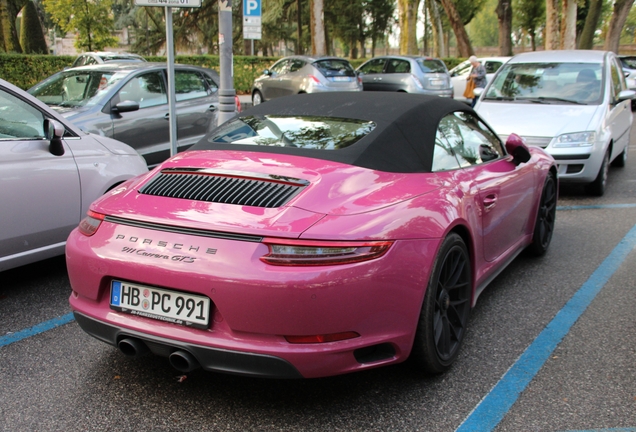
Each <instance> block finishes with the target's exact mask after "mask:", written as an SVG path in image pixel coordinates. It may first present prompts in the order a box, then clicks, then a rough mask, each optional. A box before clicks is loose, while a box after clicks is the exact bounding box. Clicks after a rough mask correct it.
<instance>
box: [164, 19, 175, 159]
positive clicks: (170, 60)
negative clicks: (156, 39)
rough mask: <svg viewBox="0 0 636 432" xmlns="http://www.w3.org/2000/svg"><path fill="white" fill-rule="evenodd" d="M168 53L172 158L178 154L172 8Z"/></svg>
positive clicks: (168, 32)
mask: <svg viewBox="0 0 636 432" xmlns="http://www.w3.org/2000/svg"><path fill="white" fill-rule="evenodd" d="M166 51H167V53H166V54H167V57H168V98H169V99H168V120H169V121H170V156H174V155H176V154H177V151H178V148H177V110H176V108H175V107H176V105H177V97H176V94H175V91H174V40H173V35H172V8H171V7H167V8H166Z"/></svg>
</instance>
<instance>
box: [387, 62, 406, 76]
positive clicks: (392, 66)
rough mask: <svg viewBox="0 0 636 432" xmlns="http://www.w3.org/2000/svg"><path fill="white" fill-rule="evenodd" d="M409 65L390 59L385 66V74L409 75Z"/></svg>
mask: <svg viewBox="0 0 636 432" xmlns="http://www.w3.org/2000/svg"><path fill="white" fill-rule="evenodd" d="M409 72H411V64H410V63H409V62H408V61H405V60H399V59H390V60H389V62H388V63H387V65H386V73H409Z"/></svg>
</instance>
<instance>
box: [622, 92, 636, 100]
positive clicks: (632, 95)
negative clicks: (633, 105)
mask: <svg viewBox="0 0 636 432" xmlns="http://www.w3.org/2000/svg"><path fill="white" fill-rule="evenodd" d="M628 99H636V92H635V91H634V90H623V91H622V92H620V93H619V94H618V100H619V101H624V100H628Z"/></svg>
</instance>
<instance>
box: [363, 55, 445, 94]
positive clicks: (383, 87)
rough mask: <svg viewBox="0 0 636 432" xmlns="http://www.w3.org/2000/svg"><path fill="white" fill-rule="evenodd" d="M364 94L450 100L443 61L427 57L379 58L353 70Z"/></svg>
mask: <svg viewBox="0 0 636 432" xmlns="http://www.w3.org/2000/svg"><path fill="white" fill-rule="evenodd" d="M357 72H358V75H359V76H360V78H362V85H363V86H364V90H365V91H401V92H407V93H423V94H429V95H435V96H443V97H453V86H452V84H451V81H450V74H449V73H448V69H447V68H446V65H445V64H444V62H443V61H441V60H440V59H437V58H431V57H411V56H382V57H375V58H372V59H371V60H369V61H367V62H366V63H363V64H362V65H361V66H360V67H359V68H358V69H357Z"/></svg>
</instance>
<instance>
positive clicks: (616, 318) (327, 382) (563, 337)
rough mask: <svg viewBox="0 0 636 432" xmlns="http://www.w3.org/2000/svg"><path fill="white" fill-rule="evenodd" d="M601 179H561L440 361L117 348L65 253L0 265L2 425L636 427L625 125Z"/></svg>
mask: <svg viewBox="0 0 636 432" xmlns="http://www.w3.org/2000/svg"><path fill="white" fill-rule="evenodd" d="M631 142H632V143H633V144H632V145H631V146H630V154H631V158H630V160H629V161H628V163H627V167H626V168H623V169H620V168H612V169H611V170H610V177H609V184H608V192H607V193H606V194H605V195H604V196H603V197H601V198H591V197H588V196H587V195H586V194H585V193H584V191H583V189H582V188H581V187H578V186H563V187H561V190H560V201H559V210H558V212H557V223H556V229H555V234H554V238H553V243H552V245H551V248H550V250H549V251H548V253H547V254H546V255H545V256H544V257H542V258H540V259H535V258H531V257H527V256H525V255H522V256H520V257H518V258H517V259H516V260H515V261H514V262H513V263H512V264H511V265H510V266H509V268H508V269H507V270H506V271H504V272H503V273H502V274H501V275H500V276H499V277H498V278H497V279H496V280H495V281H494V282H493V283H492V284H491V285H490V286H489V287H488V289H487V290H486V291H485V292H484V293H483V294H482V296H481V297H480V299H479V301H478V303H477V306H476V307H475V309H474V310H473V311H472V314H471V319H470V327H469V331H468V335H467V338H466V340H465V344H464V346H463V348H462V352H461V353H460V357H459V359H458V361H457V363H456V364H455V365H454V366H453V368H452V369H451V370H450V371H449V372H448V373H446V374H444V375H441V376H433V377H431V376H424V375H420V374H418V373H416V372H414V371H413V370H412V369H410V368H409V367H408V366H407V365H396V366H392V367H386V368H381V369H376V370H370V371H366V372H362V373H357V374H351V375H345V376H339V377H332V378H323V379H314V380H293V381H287V380H279V381H275V380H260V379H250V378H244V377H239V376H232V375H221V374H212V373H205V372H202V371H194V372H191V373H189V374H187V375H182V374H180V373H179V372H177V371H176V370H174V369H172V368H171V367H170V366H169V364H168V362H167V360H166V359H163V358H156V357H145V358H143V359H138V360H130V359H128V358H126V357H124V356H123V355H122V354H121V353H120V352H118V351H117V350H116V349H115V348H113V347H111V346H108V345H106V344H103V343H102V342H99V341H97V340H95V339H93V338H91V337H90V336H88V335H86V334H85V333H83V332H82V331H81V330H80V329H79V327H78V326H77V324H76V323H75V322H73V321H72V320H71V319H70V317H69V312H70V310H69V307H68V296H69V294H70V287H69V283H68V278H67V276H66V270H65V263H64V258H63V257H58V258H54V259H51V260H47V261H44V262H41V263H37V264H34V265H29V266H25V267H22V268H18V269H13V270H10V271H6V272H2V273H0V379H1V381H0V382H1V383H2V387H1V391H0V418H2V419H3V421H2V422H0V430H3V431H59V430H66V431H84V430H99V431H102V430H153V431H173V430H174V431H177V430H178V431H190V430H205V431H226V430H231V431H239V430H240V431H324V430H330V431H332V430H333V431H455V430H462V431H464V430H475V431H487V430H495V431H601V430H611V431H636V361H635V360H634V359H636V320H635V319H634V311H635V310H636V295H635V294H634V293H635V291H636V271H635V270H634V269H636V251H635V250H634V249H635V247H636V128H634V130H633V131H632V137H631Z"/></svg>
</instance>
